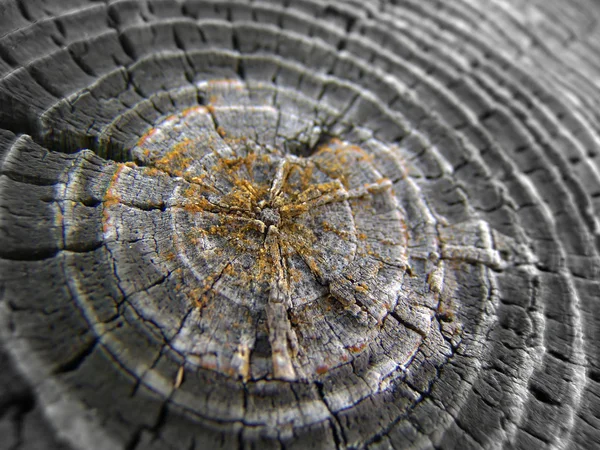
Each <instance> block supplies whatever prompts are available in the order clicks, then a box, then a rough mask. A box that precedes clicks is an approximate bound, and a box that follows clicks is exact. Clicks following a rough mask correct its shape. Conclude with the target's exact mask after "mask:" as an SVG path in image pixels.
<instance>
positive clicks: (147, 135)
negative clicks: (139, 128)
mask: <svg viewBox="0 0 600 450" xmlns="http://www.w3.org/2000/svg"><path fill="white" fill-rule="evenodd" d="M157 132H158V128H151V129H150V130H148V131H147V132H146V133H145V134H144V135H143V136H142V137H141V138H139V139H138V141H137V144H136V146H137V147H144V145H145V143H146V141H147V140H148V139H149V138H151V137H152V136H154V135H155V134H156V133H157Z"/></svg>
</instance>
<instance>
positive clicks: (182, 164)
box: [154, 139, 193, 177]
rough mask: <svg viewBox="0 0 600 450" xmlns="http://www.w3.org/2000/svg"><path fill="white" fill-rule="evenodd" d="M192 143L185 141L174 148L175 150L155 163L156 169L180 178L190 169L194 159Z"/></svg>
mask: <svg viewBox="0 0 600 450" xmlns="http://www.w3.org/2000/svg"><path fill="white" fill-rule="evenodd" d="M191 145H192V141H191V140H190V139H184V140H183V141H181V142H178V143H177V144H175V146H173V149H172V150H171V151H170V152H169V153H167V154H166V155H165V156H163V157H162V158H160V159H158V160H156V161H154V167H156V168H157V169H161V170H164V171H165V172H167V173H168V174H170V175H175V176H178V177H181V176H183V173H184V172H185V171H186V170H187V169H188V168H189V166H190V164H191V162H192V161H193V158H192V157H191V156H190V147H191Z"/></svg>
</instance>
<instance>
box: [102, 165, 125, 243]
mask: <svg viewBox="0 0 600 450" xmlns="http://www.w3.org/2000/svg"><path fill="white" fill-rule="evenodd" d="M125 167H126V166H125V164H117V169H116V170H115V173H113V176H112V177H111V179H110V182H109V183H108V189H107V190H106V193H105V194H104V200H103V203H102V207H103V210H102V223H103V225H102V231H103V232H104V233H106V232H108V229H109V227H110V214H109V208H110V207H111V206H114V205H116V204H118V203H121V197H120V196H119V195H118V194H117V193H116V184H117V182H118V181H119V177H120V176H121V172H122V171H123V169H124V168H125Z"/></svg>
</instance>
